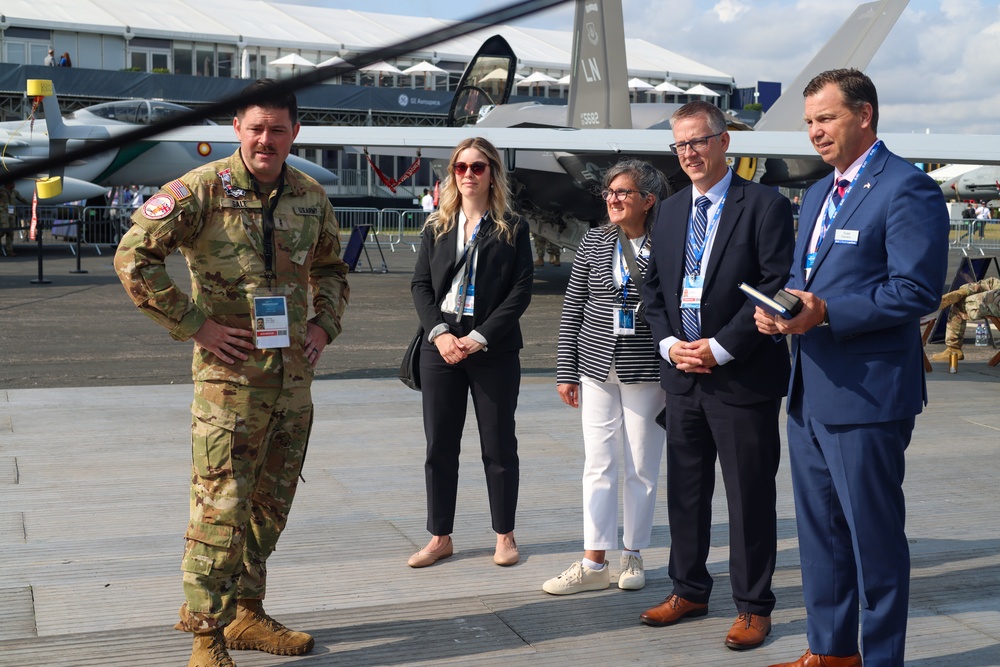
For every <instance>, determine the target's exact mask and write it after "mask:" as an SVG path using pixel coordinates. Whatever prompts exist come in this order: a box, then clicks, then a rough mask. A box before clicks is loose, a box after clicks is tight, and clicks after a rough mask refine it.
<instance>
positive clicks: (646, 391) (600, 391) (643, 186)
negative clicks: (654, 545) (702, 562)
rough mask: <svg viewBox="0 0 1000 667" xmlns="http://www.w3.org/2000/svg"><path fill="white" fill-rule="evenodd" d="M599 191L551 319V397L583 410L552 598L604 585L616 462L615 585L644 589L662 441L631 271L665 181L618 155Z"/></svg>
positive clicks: (652, 353) (655, 366) (645, 251)
mask: <svg viewBox="0 0 1000 667" xmlns="http://www.w3.org/2000/svg"><path fill="white" fill-rule="evenodd" d="M603 187H604V189H603V191H602V193H601V195H602V197H603V198H604V201H605V203H606V204H607V207H608V224H605V225H603V226H601V227H597V228H595V229H592V230H590V231H589V232H588V233H587V235H586V236H584V238H583V241H582V242H581V243H580V247H579V249H578V250H577V253H576V257H575V259H574V260H573V271H572V273H571V274H570V279H569V286H568V287H567V289H566V296H565V299H564V301H563V312H562V320H561V321H560V324H559V348H558V360H557V370H556V382H557V388H558V391H559V396H560V397H561V398H562V400H563V402H564V403H566V404H567V405H569V406H572V407H574V408H576V407H580V406H581V405H582V406H583V409H582V410H581V411H580V413H581V417H582V421H583V442H584V451H585V457H586V460H585V462H584V468H583V548H584V553H583V558H582V559H581V560H580V561H577V562H575V563H573V565H571V566H570V567H569V569H567V570H566V571H565V572H563V573H562V574H560V575H559V576H557V577H554V578H552V579H549V580H548V581H546V582H545V583H544V584H543V585H542V590H544V591H545V592H547V593H551V594H553V595H568V594H571V593H579V592H581V591H591V590H601V589H605V588H608V587H609V586H610V585H611V573H610V566H609V565H608V563H607V562H606V561H605V558H604V557H605V553H606V551H607V550H609V549H617V548H618V462H619V459H621V460H622V461H623V464H624V466H625V485H624V489H623V492H622V496H623V506H624V524H625V525H624V546H625V550H624V551H623V552H622V555H621V559H620V565H621V571H620V574H619V578H618V588H622V589H631V590H638V589H640V588H642V587H643V586H645V583H646V578H645V574H644V571H643V565H642V557H641V556H640V549H642V548H643V547H646V546H648V545H649V539H650V533H651V532H652V529H653V507H654V505H655V503H656V482H657V477H658V475H659V472H660V460H661V459H662V458H663V447H664V445H665V444H666V436H665V434H664V431H663V429H662V428H660V426H658V425H657V424H656V422H655V418H656V416H657V414H658V413H659V412H660V410H662V409H663V405H664V397H665V394H664V391H663V389H662V388H661V387H660V372H659V359H658V358H657V356H656V348H655V346H654V345H653V337H652V333H651V332H650V330H649V326H647V325H646V323H645V322H643V321H642V319H641V318H640V317H639V316H638V315H637V314H636V312H637V309H638V307H639V304H640V297H639V286H640V285H641V278H640V277H639V276H635V275H634V274H633V271H634V270H638V271H639V272H640V273H645V271H646V266H647V264H648V263H649V252H650V244H649V225H650V224H651V223H652V221H653V220H654V219H655V218H656V204H657V202H659V201H660V200H661V199H664V198H665V197H667V196H668V195H669V194H670V192H669V185H668V183H667V181H666V179H665V178H664V176H663V174H661V173H660V172H659V171H658V170H657V169H656V168H655V167H653V166H652V165H650V164H649V163H647V162H644V161H642V160H635V159H625V160H622V161H620V162H619V163H618V164H616V165H615V166H613V167H612V168H611V169H609V170H608V172H607V174H605V176H604V182H603ZM630 255H631V257H630ZM630 264H631V265H632V267H633V268H631V269H630ZM621 452H624V454H623V455H622V454H621Z"/></svg>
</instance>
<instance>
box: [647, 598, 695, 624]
mask: <svg viewBox="0 0 1000 667" xmlns="http://www.w3.org/2000/svg"><path fill="white" fill-rule="evenodd" d="M707 613H708V605H707V604H699V603H697V602H691V601H690V600H685V599H684V598H682V597H680V596H679V595H671V596H670V597H668V598H667V599H666V600H664V601H663V602H661V603H660V604H658V605H656V606H655V607H653V608H652V609H647V610H646V611H644V612H642V613H641V614H640V615H639V620H640V621H642V622H643V623H645V624H646V625H653V626H656V627H661V626H664V625H673V624H674V623H676V622H677V621H679V620H681V619H682V618H684V617H685V616H689V617H691V618H695V617H696V616H704V615H706V614H707Z"/></svg>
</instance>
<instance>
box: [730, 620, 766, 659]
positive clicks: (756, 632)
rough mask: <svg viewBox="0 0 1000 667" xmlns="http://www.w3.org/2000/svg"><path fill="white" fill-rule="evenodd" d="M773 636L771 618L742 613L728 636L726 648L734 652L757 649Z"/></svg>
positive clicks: (734, 622)
mask: <svg viewBox="0 0 1000 667" xmlns="http://www.w3.org/2000/svg"><path fill="white" fill-rule="evenodd" d="M769 634H771V617H770V616H759V615H758V614H751V613H750V612H748V611H741V612H740V615H739V616H737V617H736V620H735V621H733V627H731V628H729V634H728V635H726V646H728V647H729V648H731V649H733V650H734V651H745V650H747V649H748V648H757V647H758V646H760V645H761V644H763V643H764V639H765V638H767V636H768V635H769Z"/></svg>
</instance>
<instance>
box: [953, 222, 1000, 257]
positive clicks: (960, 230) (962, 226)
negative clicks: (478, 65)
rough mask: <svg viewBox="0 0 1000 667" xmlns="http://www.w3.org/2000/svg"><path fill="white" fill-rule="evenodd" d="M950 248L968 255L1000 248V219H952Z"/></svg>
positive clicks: (980, 253)
mask: <svg viewBox="0 0 1000 667" xmlns="http://www.w3.org/2000/svg"><path fill="white" fill-rule="evenodd" d="M948 248H949V249H950V250H961V251H962V252H963V253H964V254H966V255H977V254H978V255H985V254H986V253H987V251H990V252H996V251H997V250H1000V220H969V219H966V218H959V219H952V221H951V232H950V234H949V235H948Z"/></svg>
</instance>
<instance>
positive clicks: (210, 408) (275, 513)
mask: <svg viewBox="0 0 1000 667" xmlns="http://www.w3.org/2000/svg"><path fill="white" fill-rule="evenodd" d="M191 413H192V420H191V422H192V423H191V462H192V472H191V519H190V522H189V524H188V529H187V532H186V533H185V534H184V537H185V540H186V541H185V548H184V559H183V561H182V563H181V570H183V572H184V598H185V600H186V603H185V605H184V607H182V608H181V623H180V624H179V627H180V628H183V629H185V630H188V631H189V632H207V631H211V630H213V629H215V628H219V627H224V626H225V625H227V624H228V623H230V622H231V621H232V620H233V619H234V618H235V617H236V600H237V599H248V598H249V599H258V600H262V599H263V598H264V593H265V588H266V579H267V558H268V556H270V555H271V552H273V551H274V548H275V546H276V544H277V542H278V537H279V536H280V535H281V531H282V530H283V529H284V527H285V523H286V522H287V520H288V512H289V510H290V509H291V506H292V499H293V498H294V497H295V489H296V486H297V482H298V477H299V473H300V472H301V470H302V464H303V461H304V460H305V453H306V446H307V443H308V441H309V432H310V430H311V428H312V418H313V406H312V396H311V392H310V390H309V389H308V388H296V389H292V390H288V389H284V390H283V389H270V388H258V387H246V386H242V385H235V384H230V383H226V382H196V383H195V396H194V402H193V403H192V404H191Z"/></svg>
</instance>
